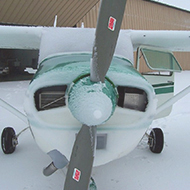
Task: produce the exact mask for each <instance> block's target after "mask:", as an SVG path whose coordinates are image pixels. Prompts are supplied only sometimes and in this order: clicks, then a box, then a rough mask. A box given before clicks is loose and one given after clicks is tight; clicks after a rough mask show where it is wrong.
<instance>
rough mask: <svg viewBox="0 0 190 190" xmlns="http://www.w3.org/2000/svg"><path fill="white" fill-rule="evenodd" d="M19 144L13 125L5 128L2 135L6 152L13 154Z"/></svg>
mask: <svg viewBox="0 0 190 190" xmlns="http://www.w3.org/2000/svg"><path fill="white" fill-rule="evenodd" d="M16 145H17V137H16V134H15V131H14V129H13V128H11V127H6V128H4V130H3V132H2V135H1V148H2V150H3V152H4V153H5V154H12V153H13V152H14V151H15V149H16Z"/></svg>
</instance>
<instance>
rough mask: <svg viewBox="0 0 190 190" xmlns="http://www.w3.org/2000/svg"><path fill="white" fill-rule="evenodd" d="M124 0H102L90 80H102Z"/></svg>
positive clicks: (106, 69) (119, 25)
mask: <svg viewBox="0 0 190 190" xmlns="http://www.w3.org/2000/svg"><path fill="white" fill-rule="evenodd" d="M125 5H126V0H103V1H102V2H101V7H100V11H99V17H98V22H97V28H96V36H95V42H94V47H93V54H92V65H91V76H90V78H91V80H92V81H94V82H99V81H101V82H104V79H105V75H106V73H107V71H108V69H109V66H110V63H111V60H112V57H113V54H114V51H115V46H116V43H117V38H118V35H119V31H120V27H121V23H122V19H123V14H124V11H125Z"/></svg>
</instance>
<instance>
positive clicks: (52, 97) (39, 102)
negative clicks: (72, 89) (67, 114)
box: [35, 85, 67, 111]
mask: <svg viewBox="0 0 190 190" xmlns="http://www.w3.org/2000/svg"><path fill="white" fill-rule="evenodd" d="M66 88H67V86H66V85H63V86H53V87H46V88H41V89H39V90H38V91H37V92H36V93H35V103H36V108H37V110H38V111H41V110H49V109H52V108H58V107H62V106H65V105H66V104H65V91H66Z"/></svg>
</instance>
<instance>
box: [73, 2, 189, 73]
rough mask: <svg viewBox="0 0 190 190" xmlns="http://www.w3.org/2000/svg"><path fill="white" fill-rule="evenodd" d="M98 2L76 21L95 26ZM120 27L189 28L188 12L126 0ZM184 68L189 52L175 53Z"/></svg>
mask: <svg viewBox="0 0 190 190" xmlns="http://www.w3.org/2000/svg"><path fill="white" fill-rule="evenodd" d="M99 4H100V3H98V4H97V5H95V6H94V7H93V8H92V9H91V11H89V12H88V13H87V14H86V15H85V16H84V17H83V18H82V19H81V20H80V22H78V23H77V26H78V27H80V26H81V23H82V22H84V26H85V27H90V28H92V27H96V23H97V17H98V8H99ZM122 29H136V30H190V12H187V11H183V10H180V9H176V8H173V7H169V6H166V5H162V4H159V3H155V2H151V1H146V0H127V6H126V10H125V14H124V19H123V23H122ZM175 55H176V58H177V60H178V61H179V62H180V64H181V65H182V68H183V69H184V70H187V69H188V70H190V53H175Z"/></svg>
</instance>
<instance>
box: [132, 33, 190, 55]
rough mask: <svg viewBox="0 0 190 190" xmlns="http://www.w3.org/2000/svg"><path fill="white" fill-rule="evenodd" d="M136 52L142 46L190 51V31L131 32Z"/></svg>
mask: <svg viewBox="0 0 190 190" xmlns="http://www.w3.org/2000/svg"><path fill="white" fill-rule="evenodd" d="M130 36H131V41H132V44H133V48H134V51H136V50H137V48H138V47H139V46H141V45H146V46H153V47H160V48H164V49H167V50H170V51H181V52H183V51H184V52H188V51H190V31H177V30H131V31H130Z"/></svg>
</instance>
